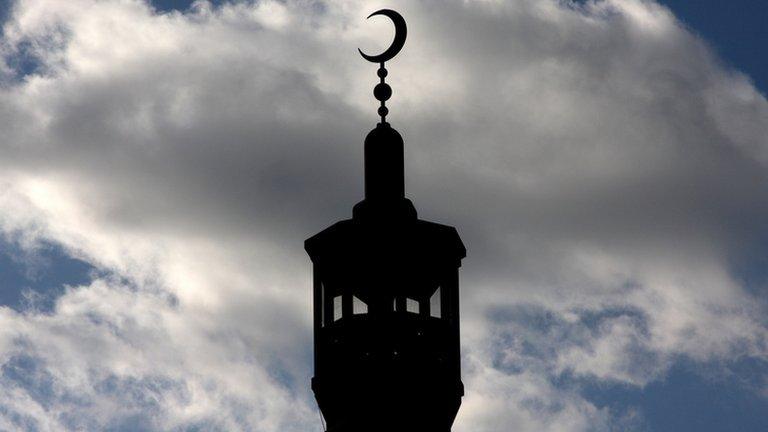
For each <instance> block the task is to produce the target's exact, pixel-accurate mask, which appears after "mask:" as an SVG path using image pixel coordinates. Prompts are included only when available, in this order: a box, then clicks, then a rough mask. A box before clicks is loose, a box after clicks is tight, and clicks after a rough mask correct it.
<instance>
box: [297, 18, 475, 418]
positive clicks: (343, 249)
mask: <svg viewBox="0 0 768 432" xmlns="http://www.w3.org/2000/svg"><path fill="white" fill-rule="evenodd" d="M375 14H380V15H386V16H388V17H390V18H391V19H392V20H393V22H394V23H395V27H396V32H395V33H396V36H395V42H394V43H393V46H392V47H390V49H388V50H387V51H385V52H384V53H383V54H381V55H380V56H367V55H365V54H363V56H364V57H365V58H366V59H368V60H371V61H374V62H376V63H380V68H379V70H378V76H379V77H380V78H381V82H380V83H379V84H378V85H377V86H376V87H375V89H374V95H375V97H376V98H377V99H378V100H379V101H381V106H380V107H379V110H378V112H379V115H380V116H381V122H380V123H379V124H378V125H377V126H376V128H375V129H373V130H372V131H371V132H370V133H369V134H368V136H367V137H366V138H365V199H364V200H363V201H361V202H360V203H358V204H357V205H355V206H354V209H353V211H352V219H348V220H343V221H340V222H337V223H336V224H334V225H332V226H330V227H329V228H327V229H325V230H323V231H322V232H320V233H318V234H317V235H315V236H313V237H311V238H309V239H308V240H307V241H306V242H305V249H306V251H307V253H308V254H309V256H310V258H311V259H312V263H313V272H314V288H313V289H314V337H315V376H314V377H313V378H312V390H313V391H314V393H315V397H316V399H317V402H318V405H319V406H320V409H321V411H322V413H323V417H324V419H325V421H326V424H327V430H328V432H368V431H392V432H395V431H397V432H401V431H414V432H415V431H419V432H449V431H450V429H451V425H452V424H453V420H454V418H455V417H456V413H457V412H458V409H459V405H460V404H461V397H462V396H463V394H464V386H463V384H462V382H461V371H460V357H459V356H460V353H459V282H458V269H459V267H460V266H461V259H462V258H464V257H465V255H466V249H465V248H464V245H463V244H462V242H461V239H460V238H459V235H458V233H457V232H456V229H455V228H453V227H450V226H445V225H440V224H436V223H433V222H427V221H424V220H421V219H419V218H418V217H417V214H416V209H415V208H414V207H413V204H412V203H411V201H410V200H408V199H407V198H405V186H404V168H403V139H402V137H401V136H400V134H399V133H398V132H397V131H396V130H395V129H393V128H392V127H391V126H390V125H389V123H387V122H386V115H387V114H388V110H387V107H386V106H385V101H386V100H388V99H389V98H390V96H391V94H392V90H391V89H390V87H389V86H388V85H387V84H386V83H385V82H384V78H385V77H386V76H387V70H386V69H385V68H384V62H385V61H386V60H389V59H390V58H392V57H393V56H394V55H395V54H397V52H398V51H399V50H400V48H401V47H402V44H403V43H404V41H405V21H404V20H403V19H402V17H401V16H400V15H399V14H397V12H394V11H391V10H387V9H383V10H381V11H378V12H376V13H375ZM398 44H399V47H398V46H397V45H398ZM393 48H394V49H393ZM361 54H362V52H361Z"/></svg>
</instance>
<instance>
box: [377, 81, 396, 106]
mask: <svg viewBox="0 0 768 432" xmlns="http://www.w3.org/2000/svg"><path fill="white" fill-rule="evenodd" d="M373 97H375V98H376V100H380V101H382V102H384V101H388V100H389V98H391V97H392V87H390V86H389V84H386V83H379V84H376V87H374V88H373Z"/></svg>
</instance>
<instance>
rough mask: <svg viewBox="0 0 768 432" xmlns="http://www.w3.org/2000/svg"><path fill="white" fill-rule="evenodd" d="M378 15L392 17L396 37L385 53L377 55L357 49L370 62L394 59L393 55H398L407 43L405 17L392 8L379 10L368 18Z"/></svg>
mask: <svg viewBox="0 0 768 432" xmlns="http://www.w3.org/2000/svg"><path fill="white" fill-rule="evenodd" d="M376 15H384V16H385V17H387V18H389V19H391V20H392V23H393V24H394V25H395V39H394V40H393V41H392V45H390V46H389V48H387V50H386V51H384V52H383V53H381V54H379V55H375V56H372V55H368V54H366V53H364V52H363V51H362V50H361V49H360V48H358V49H357V50H358V51H360V55H361V56H363V58H364V59H366V60H368V61H369V62H372V63H384V62H385V61H387V60H390V59H392V57H394V56H396V55H397V53H399V52H400V50H401V49H403V45H405V37H406V36H407V35H408V27H407V26H406V25H405V18H403V16H402V15H400V14H399V13H397V12H395V11H393V10H392V9H380V10H377V11H376V12H374V13H372V14H370V15H368V18H370V17H372V16H376Z"/></svg>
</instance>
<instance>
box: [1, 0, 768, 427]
mask: <svg viewBox="0 0 768 432" xmlns="http://www.w3.org/2000/svg"><path fill="white" fill-rule="evenodd" d="M1 3H2V5H3V7H2V11H3V13H2V17H3V19H4V20H5V22H4V24H3V38H2V41H1V43H0V233H1V235H0V239H1V241H0V430H2V431H17V430H21V431H68V430H73V431H74V430H83V431H264V432H272V431H275V432H277V431H280V432H299V431H301V432H309V431H321V430H322V428H321V423H320V416H319V413H318V411H317V409H316V407H315V404H314V401H313V398H312V394H311V392H310V391H309V378H310V376H311V375H312V370H311V332H310V326H311V312H310V263H309V260H308V258H307V257H306V255H305V253H304V251H303V248H302V242H303V240H304V239H305V238H306V237H308V236H310V235H312V234H314V233H315V232H317V231H319V230H320V229H322V228H324V227H325V226H327V225H329V224H330V223H331V222H333V221H335V220H338V219H343V218H348V217H350V215H351V208H352V205H353V204H355V203H356V202H357V201H359V200H360V199H361V197H362V186H363V183H362V141H363V138H364V136H365V134H366V133H367V132H368V130H370V129H371V128H372V127H373V126H374V125H375V122H376V121H377V118H376V114H375V109H376V105H375V101H374V100H373V98H372V96H371V89H372V86H373V85H374V84H375V82H376V80H377V78H376V76H375V69H376V66H375V65H372V64H370V63H367V62H365V61H363V60H362V59H361V58H360V57H359V56H358V54H357V52H356V49H357V47H361V48H362V49H363V50H365V51H369V52H375V51H377V50H380V49H382V48H383V47H385V46H386V45H387V44H388V43H389V41H390V40H391V37H392V29H391V26H390V25H389V23H388V22H387V20H386V19H385V18H382V17H378V18H376V19H371V20H369V21H365V19H364V18H365V16H367V15H368V14H369V13H370V12H372V11H374V10H377V9H379V8H381V7H391V8H394V9H397V10H399V11H400V12H401V13H402V14H403V15H404V16H405V17H406V19H407V20H408V24H409V38H408V41H407V43H406V46H405V49H404V50H403V51H402V52H401V54H400V55H399V56H398V57H397V58H396V59H395V60H393V61H391V62H389V63H388V67H389V69H390V76H389V78H388V81H389V82H390V84H391V85H392V86H393V88H394V96H393V98H392V100H391V101H390V104H389V105H390V107H391V108H390V109H391V115H390V117H389V120H390V121H391V122H392V123H393V125H394V126H395V127H397V128H398V130H399V131H400V132H401V133H402V134H403V136H404V138H405V140H406V170H407V191H408V192H407V193H408V195H409V197H410V198H411V199H412V200H413V201H414V203H415V204H416V207H417V209H418V210H419V212H420V215H421V217H423V218H425V219H430V220H435V221H438V222H442V223H447V224H450V225H455V226H457V227H458V228H459V232H460V233H461V235H462V237H463V239H464V241H465V243H466V244H467V247H468V250H469V255H468V258H467V259H466V260H465V261H464V266H463V267H462V276H461V280H462V289H463V291H462V307H463V318H462V331H463V333H462V337H463V351H462V361H463V367H464V369H463V372H464V382H465V385H466V388H467V394H466V397H465V399H464V405H463V406H462V409H461V411H460V414H459V417H458V419H457V423H456V426H455V431H456V432H470V431H472V432H507V431H521V432H527V431H530V432H533V431H537V432H540V431H552V432H576V431H626V430H630V431H685V430H697V431H731V430H733V431H737V430H738V431H764V430H768V414H766V413H767V412H768V314H766V312H768V296H767V295H766V294H768V199H766V198H768V194H767V193H766V192H767V191H768V102H767V101H766V98H765V96H764V92H762V93H761V90H760V89H759V87H757V86H764V85H765V83H768V72H766V68H765V63H764V62H765V56H764V52H762V51H760V53H759V54H760V55H762V56H763V57H762V59H763V60H762V62H763V63H761V62H760V61H761V60H760V59H759V58H757V54H758V53H757V49H755V48H754V47H755V46H756V44H757V41H758V39H752V40H751V44H750V43H749V42H745V41H749V40H750V39H749V37H750V34H749V33H748V31H745V29H749V28H750V27H748V26H749V25H750V23H752V24H753V25H754V24H755V22H756V19H755V18H754V17H755V16H759V15H758V10H757V9H742V10H741V11H742V14H741V15H738V16H740V17H743V18H739V19H743V20H744V21H743V25H742V24H740V23H738V22H734V21H733V19H732V20H731V21H730V22H731V27H730V28H731V29H733V32H728V31H727V29H728V28H729V27H727V26H725V27H724V26H722V25H719V24H720V21H719V20H718V19H715V18H712V17H713V16H717V17H720V16H722V17H725V18H724V19H726V18H728V17H731V18H732V17H734V16H737V15H735V12H731V13H730V15H729V14H727V13H721V14H720V13H718V12H717V10H716V9H714V8H715V6H714V4H712V2H702V3H701V4H702V5H704V4H705V3H707V4H710V5H709V6H708V7H709V9H707V11H708V12H707V13H709V15H707V14H706V13H705V12H703V9H702V10H695V9H694V8H693V7H692V6H690V5H687V6H686V4H685V2H682V1H670V2H669V3H668V4H659V3H657V2H655V1H652V0H594V1H568V0H559V1H558V0H504V1H502V0H483V1H481V0H471V1H459V0H440V1H438V0H418V1H405V0H403V1H387V2H382V1H369V0H365V1H359V0H337V1H325V2H323V1H319V0H290V1H273V0H261V1H240V2H231V3H230V2H223V3H222V2H216V3H210V2H206V1H196V2H194V3H192V2H189V1H186V2H185V1H170V0H166V1H162V2H157V3H154V4H153V3H149V2H146V1H140V0H68V1H62V0H16V1H5V2H1ZM742 3H743V4H748V3H749V4H756V3H759V2H740V1H735V2H732V4H733V5H734V7H739V5H740V4H742ZM719 4H720V5H722V3H719ZM743 7H744V8H746V6H743ZM675 12H677V13H679V14H682V15H681V17H678V16H676V15H675ZM762 12H765V8H763V9H762ZM686 14H687V15H686ZM763 16H765V15H763ZM702 17H703V18H702ZM699 25H700V26H701V27H700V28H698V27H697V26H699ZM752 28H753V29H757V26H755V27H752ZM755 31H759V30H755ZM762 31H763V32H764V29H763V30H762ZM702 34H703V36H702ZM755 34H757V33H755ZM734 35H736V36H738V35H742V36H743V37H742V38H741V39H738V38H736V36H734ZM752 36H754V35H752ZM740 68H749V69H750V70H749V71H748V72H749V73H751V74H752V77H750V75H748V74H746V73H744V72H742V71H741V70H740ZM755 83H757V84H755ZM763 90H765V87H763Z"/></svg>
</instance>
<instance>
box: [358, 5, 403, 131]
mask: <svg viewBox="0 0 768 432" xmlns="http://www.w3.org/2000/svg"><path fill="white" fill-rule="evenodd" d="M376 15H384V16H386V17H388V18H389V19H391V20H392V23H393V24H394V25H395V39H394V40H393V41H392V45H390V46H389V48H387V49H386V51H384V52H383V53H381V54H379V55H375V56H372V55H368V54H366V53H364V52H363V51H362V50H361V49H360V48H358V49H357V50H358V51H360V55H361V56H363V58H364V59H366V60H368V61H369V62H372V63H378V64H379V70H378V71H377V72H376V74H377V75H378V76H379V78H380V79H381V81H380V82H379V83H378V84H377V85H376V87H374V88H373V95H374V97H376V99H378V100H379V101H381V106H379V109H378V113H379V116H381V123H379V125H382V126H387V125H388V124H389V123H387V114H389V109H387V106H386V102H387V100H389V98H390V97H391V96H392V88H391V87H390V86H389V85H388V84H387V83H385V82H384V78H386V76H387V69H386V68H385V67H384V62H385V61H387V60H391V59H392V57H394V56H396V55H397V53H399V52H400V50H401V49H403V45H405V37H406V36H407V35H408V27H406V25H405V18H403V16H402V15H400V14H399V13H397V12H395V11H393V10H392V9H380V10H377V11H376V12H374V13H372V14H370V15H368V18H370V17H372V16H376Z"/></svg>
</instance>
